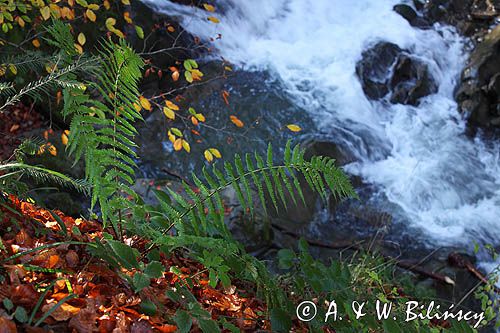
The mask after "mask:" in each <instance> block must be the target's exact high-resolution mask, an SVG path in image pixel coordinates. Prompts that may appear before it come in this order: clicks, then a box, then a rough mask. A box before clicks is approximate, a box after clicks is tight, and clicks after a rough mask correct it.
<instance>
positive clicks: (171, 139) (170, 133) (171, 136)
mask: <svg viewBox="0 0 500 333" xmlns="http://www.w3.org/2000/svg"><path fill="white" fill-rule="evenodd" d="M167 134H168V139H169V140H170V142H172V143H174V142H175V135H173V134H172V132H170V131H168V133H167Z"/></svg>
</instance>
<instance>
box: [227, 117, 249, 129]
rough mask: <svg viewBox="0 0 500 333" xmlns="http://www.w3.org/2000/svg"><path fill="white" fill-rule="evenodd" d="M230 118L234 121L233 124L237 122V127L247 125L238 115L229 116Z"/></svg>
mask: <svg viewBox="0 0 500 333" xmlns="http://www.w3.org/2000/svg"><path fill="white" fill-rule="evenodd" d="M229 118H230V119H231V121H232V122H233V124H235V125H236V126H237V127H243V126H245V124H243V122H242V121H241V120H239V119H238V117H236V116H229Z"/></svg>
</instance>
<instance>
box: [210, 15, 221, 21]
mask: <svg viewBox="0 0 500 333" xmlns="http://www.w3.org/2000/svg"><path fill="white" fill-rule="evenodd" d="M208 20H209V21H210V22H213V23H220V21H219V19H218V18H217V17H213V16H209V17H208Z"/></svg>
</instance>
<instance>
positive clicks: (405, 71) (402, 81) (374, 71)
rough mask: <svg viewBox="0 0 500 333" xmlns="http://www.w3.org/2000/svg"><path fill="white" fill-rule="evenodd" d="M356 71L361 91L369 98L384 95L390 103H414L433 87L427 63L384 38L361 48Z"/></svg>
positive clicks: (434, 88)
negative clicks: (361, 87)
mask: <svg viewBox="0 0 500 333" xmlns="http://www.w3.org/2000/svg"><path fill="white" fill-rule="evenodd" d="M356 73H357V74H358V77H359V78H360V80H361V83H362V86H363V91H364V92H365V95H366V96H367V97H368V98H369V99H373V100H378V99H381V98H384V97H386V96H388V97H389V100H390V101H391V103H400V104H409V105H417V104H418V103H419V100H420V99H421V98H422V97H425V96H427V95H430V94H433V93H435V92H436V91H437V84H436V83H435V81H434V79H433V78H432V76H431V75H430V73H429V69H428V66H427V65H426V64H425V63H423V62H422V61H420V60H418V59H417V58H415V57H413V56H412V55H410V54H409V53H408V52H407V51H405V50H402V49H401V48H399V47H398V46H397V45H395V44H392V43H388V42H379V43H377V44H376V45H375V46H373V47H371V48H369V49H368V50H366V51H364V52H363V54H362V59H361V60H360V61H359V62H358V64H357V65H356Z"/></svg>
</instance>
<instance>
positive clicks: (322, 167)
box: [153, 143, 356, 236]
mask: <svg viewBox="0 0 500 333" xmlns="http://www.w3.org/2000/svg"><path fill="white" fill-rule="evenodd" d="M284 155H285V156H284V162H283V163H282V164H275V163H274V160H273V151H272V148H271V146H269V148H268V152H267V155H266V162H264V159H263V158H262V156H260V155H259V154H255V158H254V159H252V158H251V156H250V155H247V156H246V159H245V160H246V166H245V165H244V164H243V161H242V159H241V158H240V157H239V156H236V158H235V162H234V163H229V162H226V163H225V164H224V170H225V171H224V173H223V172H222V171H220V170H219V169H218V168H217V167H216V166H215V165H214V166H213V167H212V170H211V171H212V172H209V171H208V170H206V169H205V170H203V175H204V178H205V181H202V180H200V179H199V177H197V176H196V175H194V174H193V179H194V184H195V185H196V187H197V189H198V191H197V192H196V191H195V190H194V189H192V188H190V187H189V186H187V185H186V184H184V189H185V196H182V195H180V194H178V193H175V192H174V191H170V197H169V199H168V202H167V201H166V200H165V198H166V197H168V195H167V194H166V193H163V195H157V197H158V199H159V200H160V202H161V207H163V208H165V207H166V208H167V209H164V211H162V212H158V211H156V212H155V213H154V214H153V216H157V217H159V216H161V217H162V218H164V219H165V220H166V221H168V223H167V225H168V227H167V228H164V230H163V231H162V234H166V232H168V231H169V230H171V229H172V228H173V227H174V226H175V227H176V228H177V224H179V223H180V224H182V226H181V229H182V230H190V232H191V233H192V234H194V235H197V236H204V235H210V234H211V233H213V230H209V227H210V226H212V225H213V222H217V232H218V233H219V234H223V235H224V234H227V233H228V230H227V228H226V226H225V225H224V222H223V218H224V207H223V205H222V199H221V196H220V193H221V192H222V191H223V190H224V189H225V188H227V187H232V188H233V189H234V190H235V192H236V195H237V198H238V201H239V202H240V204H241V205H242V207H244V208H245V209H246V208H248V210H249V211H250V212H251V213H252V214H253V212H254V211H253V209H254V208H253V206H254V204H253V196H254V192H253V191H252V188H251V183H253V185H254V187H255V189H256V192H257V197H258V200H259V201H260V205H261V207H263V210H264V214H267V210H266V206H267V202H266V194H267V196H268V197H270V198H271V201H272V204H273V206H274V207H275V209H276V210H278V203H277V198H280V200H281V202H282V204H283V207H285V208H286V205H287V200H286V196H285V190H286V191H288V193H289V195H290V197H291V198H292V201H293V202H294V203H297V202H298V200H297V198H296V196H299V197H300V198H301V199H302V200H303V201H305V200H304V196H303V194H302V190H301V184H300V182H299V180H298V179H299V178H298V176H299V175H301V176H302V177H304V178H305V179H306V181H307V183H308V184H309V186H310V187H311V188H312V189H313V190H315V191H316V192H317V193H318V194H320V196H321V197H322V198H323V199H326V198H327V197H328V195H329V193H331V194H332V195H333V196H334V197H336V198H345V197H356V193H355V191H354V189H353V187H352V185H351V183H350V181H349V178H348V177H347V176H346V175H345V174H344V173H343V172H342V170H341V169H339V168H337V167H336V166H335V161H334V160H333V159H331V158H328V157H313V158H312V159H311V160H309V161H308V160H305V159H304V149H302V148H300V147H298V146H297V147H295V148H294V149H293V150H292V148H291V146H290V143H288V144H287V146H286V148H285V154H284ZM254 165H257V167H254ZM235 170H236V171H235ZM216 179H217V181H216ZM160 193H162V192H160ZM186 218H187V221H188V222H186ZM187 223H188V224H187Z"/></svg>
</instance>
